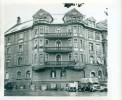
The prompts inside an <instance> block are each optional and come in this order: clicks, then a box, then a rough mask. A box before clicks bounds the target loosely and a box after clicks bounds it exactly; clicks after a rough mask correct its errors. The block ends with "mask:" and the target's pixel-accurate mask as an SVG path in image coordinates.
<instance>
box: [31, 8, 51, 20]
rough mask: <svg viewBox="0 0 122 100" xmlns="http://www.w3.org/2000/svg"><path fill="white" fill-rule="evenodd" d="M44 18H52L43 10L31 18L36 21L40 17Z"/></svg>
mask: <svg viewBox="0 0 122 100" xmlns="http://www.w3.org/2000/svg"><path fill="white" fill-rule="evenodd" d="M44 16H50V17H51V18H52V16H51V15H50V13H48V12H47V11H45V10H43V9H40V10H39V11H38V12H36V13H35V14H34V15H33V18H35V19H38V18H41V17H44ZM52 19H53V18H52Z"/></svg>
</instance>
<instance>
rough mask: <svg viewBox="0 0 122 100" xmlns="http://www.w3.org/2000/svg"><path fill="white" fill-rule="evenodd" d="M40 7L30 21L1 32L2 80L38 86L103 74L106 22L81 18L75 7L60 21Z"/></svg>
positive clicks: (64, 82) (19, 21) (76, 80)
mask: <svg viewBox="0 0 122 100" xmlns="http://www.w3.org/2000/svg"><path fill="white" fill-rule="evenodd" d="M54 20H55V19H54V18H53V17H52V16H51V14H50V13H48V12H47V11H45V10H43V9H40V10H39V11H38V12H37V13H35V14H34V15H33V20H30V21H27V22H23V23H21V18H20V17H18V20H17V24H16V25H15V26H13V27H12V28H10V29H9V30H8V31H6V32H5V81H6V82H8V81H9V82H14V83H15V84H17V87H18V88H20V87H21V86H24V87H26V88H29V87H30V85H34V86H36V88H38V89H41V88H42V87H43V88H44V86H45V85H46V86H47V87H48V88H51V85H52V84H56V86H57V87H58V89H59V88H62V87H65V86H66V83H68V82H79V81H80V80H81V79H82V78H94V77H95V78H99V79H103V80H105V78H106V77H107V76H106V74H107V21H102V22H99V23H96V20H95V19H94V18H93V17H91V18H87V19H84V15H83V14H81V13H80V12H79V11H78V10H76V9H72V10H70V11H69V12H67V13H65V15H64V17H63V20H62V23H53V21H54Z"/></svg>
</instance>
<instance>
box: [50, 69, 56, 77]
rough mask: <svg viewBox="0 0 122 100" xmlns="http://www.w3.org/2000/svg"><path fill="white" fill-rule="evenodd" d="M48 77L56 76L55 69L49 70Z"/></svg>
mask: <svg viewBox="0 0 122 100" xmlns="http://www.w3.org/2000/svg"><path fill="white" fill-rule="evenodd" d="M50 77H51V78H55V77H56V70H55V69H53V70H51V73H50Z"/></svg>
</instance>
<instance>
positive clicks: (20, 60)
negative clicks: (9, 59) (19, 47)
mask: <svg viewBox="0 0 122 100" xmlns="http://www.w3.org/2000/svg"><path fill="white" fill-rule="evenodd" d="M18 65H22V57H19V58H18Z"/></svg>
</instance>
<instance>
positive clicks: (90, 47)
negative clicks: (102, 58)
mask: <svg viewBox="0 0 122 100" xmlns="http://www.w3.org/2000/svg"><path fill="white" fill-rule="evenodd" d="M93 48H94V47H93V43H89V50H90V51H93V50H94V49H93Z"/></svg>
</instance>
